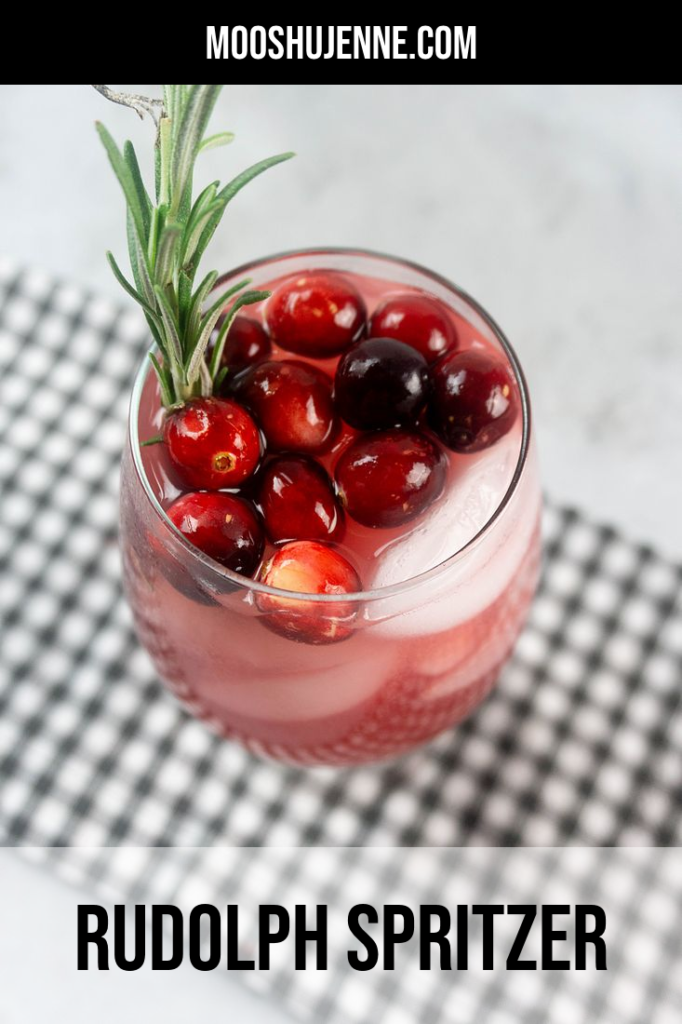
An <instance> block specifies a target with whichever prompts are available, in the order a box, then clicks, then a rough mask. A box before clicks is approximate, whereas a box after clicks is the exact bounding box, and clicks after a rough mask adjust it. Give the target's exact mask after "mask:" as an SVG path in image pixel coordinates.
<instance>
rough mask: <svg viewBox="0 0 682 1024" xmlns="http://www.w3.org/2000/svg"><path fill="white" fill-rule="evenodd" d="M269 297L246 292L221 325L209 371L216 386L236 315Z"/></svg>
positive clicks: (236, 301) (238, 299) (260, 293)
mask: <svg viewBox="0 0 682 1024" xmlns="http://www.w3.org/2000/svg"><path fill="white" fill-rule="evenodd" d="M269 295H270V292H244V294H243V295H240V296H238V298H236V299H235V300H234V303H233V305H232V307H231V308H230V311H229V312H228V314H227V316H226V317H225V319H224V320H223V322H222V324H221V325H220V331H219V332H218V337H217V338H216V341H215V345H214V346H213V354H212V356H211V365H210V367H209V370H210V374H211V377H212V379H213V381H214V385H215V386H217V378H218V375H219V367H220V361H221V359H222V358H223V349H224V348H225V341H226V340H227V332H228V331H229V329H230V326H231V324H232V321H233V320H234V318H235V315H236V314H237V312H238V311H239V310H240V309H241V308H242V306H252V305H253V304H254V302H262V301H263V299H267V298H268V296H269ZM221 380H222V378H221Z"/></svg>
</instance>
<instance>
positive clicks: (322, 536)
mask: <svg viewBox="0 0 682 1024" xmlns="http://www.w3.org/2000/svg"><path fill="white" fill-rule="evenodd" d="M259 498H260V507H261V510H262V512H263V518H264V519H265V528H266V530H267V531H268V535H269V537H270V539H271V540H272V541H274V543H276V544H277V543H280V542H281V541H288V540H322V541H324V540H326V541H332V540H340V539H341V536H342V535H343V532H344V517H343V511H342V510H341V507H340V506H339V503H338V501H337V499H336V495H335V493H334V488H333V485H332V482H331V480H330V479H329V477H328V476H327V474H326V472H325V471H324V469H323V468H322V466H320V465H319V463H317V462H314V461H313V460H312V459H310V458H308V457H307V456H305V455H282V456H280V457H279V458H277V459H273V460H272V462H270V463H269V464H268V465H267V466H266V467H265V469H264V471H263V473H262V474H261V479H260V488H259Z"/></svg>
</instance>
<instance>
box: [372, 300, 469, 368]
mask: <svg viewBox="0 0 682 1024" xmlns="http://www.w3.org/2000/svg"><path fill="white" fill-rule="evenodd" d="M367 334H368V336H369V337H370V338H397V340H398V341H403V342H405V344H406V345H411V346H412V348H416V349H417V351H418V352H421V354H422V355H423V356H424V358H425V359H426V360H427V362H429V363H432V362H433V361H434V360H435V359H438V357H439V356H442V355H443V354H444V353H445V352H447V351H449V350H450V349H453V348H456V347H457V328H456V327H455V325H454V322H453V320H452V317H451V316H450V315H449V314H448V311H447V310H446V309H445V307H444V306H442V305H441V304H440V302H438V301H437V300H436V299H431V298H429V296H428V295H394V296H392V297H391V298H389V299H386V301H385V302H382V303H381V305H379V306H377V308H376V309H375V310H374V313H373V314H372V318H371V320H370V321H369V324H368V328H367Z"/></svg>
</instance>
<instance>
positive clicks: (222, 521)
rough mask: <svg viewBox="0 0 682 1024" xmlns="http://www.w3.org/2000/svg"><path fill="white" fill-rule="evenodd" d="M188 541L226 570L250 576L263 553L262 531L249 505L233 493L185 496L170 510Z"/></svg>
mask: <svg viewBox="0 0 682 1024" xmlns="http://www.w3.org/2000/svg"><path fill="white" fill-rule="evenodd" d="M167 515H168V518H169V519H170V520H171V522H172V523H174V525H175V526H177V528H178V530H180V533H182V534H183V535H184V536H185V537H186V538H187V540H189V541H190V542H191V543H192V544H194V546H195V547H197V548H199V549H200V550H201V551H203V552H204V554H205V555H208V556H209V558H213V559H215V561H216V562H220V564H221V565H224V566H225V567H226V568H227V569H232V571H233V572H239V573H241V574H242V575H244V576H250V575H251V574H252V573H253V572H254V570H255V569H256V567H257V565H258V563H259V562H260V559H261V555H262V554H263V543H264V538H263V528H262V526H261V523H260V520H259V518H258V514H257V512H256V510H255V509H254V507H253V505H251V503H250V502H248V501H245V500H244V499H243V498H237V497H235V496H234V495H233V494H221V493H216V492H213V493H210V492H209V493H207V492H205V491H195V492H193V493H191V494H183V495H182V497H180V498H178V499H177V500H176V501H174V502H173V504H172V505H171V506H170V508H169V509H168V511H167Z"/></svg>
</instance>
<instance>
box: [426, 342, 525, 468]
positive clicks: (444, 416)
mask: <svg viewBox="0 0 682 1024" xmlns="http://www.w3.org/2000/svg"><path fill="white" fill-rule="evenodd" d="M432 379H433V397H432V402H431V411H430V419H431V423H432V426H433V428H434V430H435V431H436V433H437V434H438V436H439V437H440V438H441V440H442V441H443V443H444V444H446V445H447V447H448V448H451V449H452V451H454V452H479V451H481V450H482V449H483V448H488V447H490V445H491V444H494V443H495V441H497V440H498V439H499V438H500V437H502V436H503V435H504V434H506V433H507V431H508V430H510V429H511V427H512V425H513V423H514V420H515V419H516V412H517V405H518V402H517V398H516V390H515V387H514V382H513V381H512V378H511V376H510V374H509V373H508V371H507V369H506V368H505V366H504V365H503V364H502V363H501V362H500V361H499V360H498V359H495V358H493V357H492V356H489V355H488V354H487V353H485V352H477V351H474V350H473V349H468V350H467V351H466V352H453V353H452V354H451V355H446V356H445V357H444V358H443V359H442V360H441V361H440V362H439V363H437V365H436V366H434V367H433V370H432Z"/></svg>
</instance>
